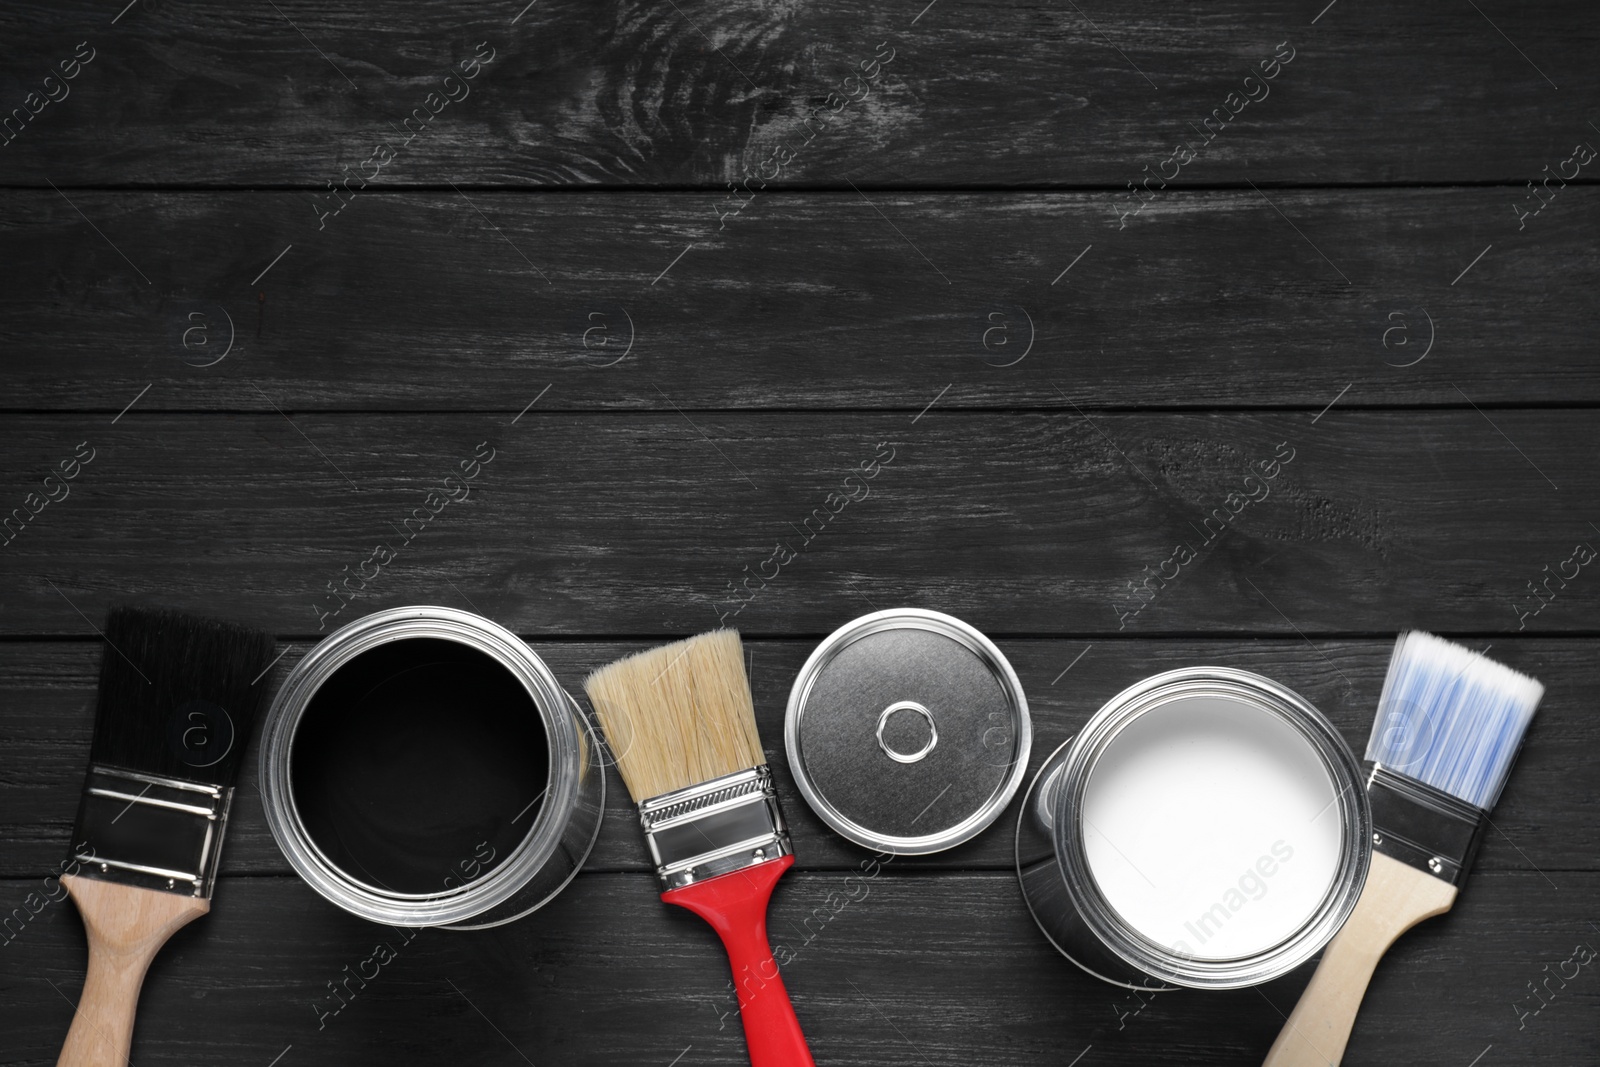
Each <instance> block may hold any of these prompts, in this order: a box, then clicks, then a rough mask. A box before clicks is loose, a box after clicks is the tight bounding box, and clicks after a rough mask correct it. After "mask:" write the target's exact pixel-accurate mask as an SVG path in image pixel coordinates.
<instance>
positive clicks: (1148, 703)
mask: <svg viewBox="0 0 1600 1067" xmlns="http://www.w3.org/2000/svg"><path fill="white" fill-rule="evenodd" d="M1206 691H1211V692H1222V693H1226V694H1227V695H1230V696H1234V697H1243V698H1253V700H1254V702H1255V703H1256V704H1257V706H1258V707H1261V708H1262V709H1263V710H1266V711H1269V712H1272V713H1274V714H1277V715H1278V716H1279V717H1280V718H1282V719H1283V720H1284V721H1285V722H1287V723H1288V724H1290V725H1292V726H1294V727H1295V728H1296V730H1297V731H1298V732H1299V733H1300V735H1301V736H1302V737H1303V738H1304V739H1305V740H1307V741H1308V742H1309V744H1310V746H1311V748H1312V749H1313V751H1315V752H1316V754H1317V755H1318V756H1319V758H1320V759H1321V760H1322V763H1323V766H1324V768H1325V769H1326V770H1327V772H1328V777H1329V780H1330V781H1331V782H1332V783H1333V784H1334V786H1335V788H1336V789H1337V790H1338V795H1337V796H1336V797H1335V803H1337V804H1338V805H1339V812H1340V824H1341V827H1342V830H1343V832H1342V834H1341V848H1340V856H1339V865H1338V868H1337V869H1336V872H1335V876H1334V878H1333V881H1332V883H1331V884H1330V886H1329V888H1328V890H1327V892H1326V894H1325V895H1324V898H1323V900H1322V902H1321V903H1320V905H1319V906H1318V908H1317V909H1316V911H1315V912H1314V913H1313V916H1312V918H1311V919H1310V920H1308V921H1307V922H1306V923H1305V924H1304V925H1302V926H1301V928H1300V929H1299V930H1298V931H1297V932H1296V933H1294V934H1292V935H1291V936H1289V937H1288V938H1286V939H1284V940H1283V941H1281V942H1279V943H1278V944H1275V945H1270V946H1267V947H1265V948H1263V949H1262V950H1260V951H1258V952H1255V953H1252V954H1250V955H1248V956H1241V957H1235V958H1230V959H1220V960H1203V959H1198V958H1195V957H1192V956H1186V955H1183V954H1181V953H1176V952H1173V951H1172V950H1171V949H1169V948H1167V947H1165V946H1162V945H1159V944H1157V943H1156V942H1154V941H1152V940H1150V939H1149V938H1147V937H1145V936H1144V935H1143V934H1142V933H1140V932H1139V931H1138V930H1136V929H1134V928H1133V927H1132V926H1131V925H1129V924H1128V923H1127V922H1125V921H1124V920H1123V919H1122V917H1121V916H1120V915H1119V914H1118V913H1117V911H1116V909H1115V908H1114V907H1113V906H1112V905H1111V903H1110V902H1109V901H1108V900H1107V899H1106V898H1105V896H1104V894H1103V893H1101V892H1100V889H1099V886H1098V884H1097V883H1096V881H1095V879H1094V877H1093V875H1092V874H1091V872H1090V870H1089V864H1088V856H1087V853H1086V851H1085V849H1084V846H1083V835H1082V833H1081V832H1080V830H1079V814H1080V806H1081V803H1082V799H1083V794H1084V790H1085V787H1086V786H1087V784H1088V779H1089V776H1090V774H1092V773H1093V770H1094V766H1095V764H1096V762H1097V761H1098V759H1099V757H1100V755H1101V754H1102V753H1103V752H1104V751H1105V749H1106V747H1107V746H1108V745H1109V744H1110V742H1111V741H1113V740H1114V739H1115V737H1116V735H1117V734H1118V733H1119V732H1120V731H1121V729H1122V728H1123V727H1124V726H1126V725H1127V724H1128V723H1131V722H1132V721H1133V720H1134V719H1136V718H1137V717H1138V716H1140V715H1142V714H1144V713H1145V712H1146V711H1150V710H1153V709H1154V708H1156V707H1159V706H1161V705H1162V704H1164V703H1166V702H1167V701H1168V699H1170V698H1172V697H1175V696H1182V695H1187V694H1188V693H1191V692H1206ZM1070 744H1071V748H1070V749H1069V750H1068V754H1067V759H1066V762H1065V764H1064V765H1063V766H1062V768H1061V771H1060V783H1059V785H1058V786H1057V787H1056V790H1057V804H1058V805H1059V808H1058V811H1057V815H1056V819H1055V826H1054V829H1053V831H1052V837H1053V840H1054V843H1055V852H1056V860H1057V864H1058V866H1059V867H1060V870H1061V876H1062V879H1063V880H1064V881H1065V883H1066V888H1067V893H1068V896H1069V897H1070V898H1071V900H1072V903H1073V906H1074V907H1075V908H1076V909H1077V911H1078V913H1079V915H1080V916H1082V918H1083V920H1084V923H1085V925H1087V926H1088V927H1089V929H1090V930H1091V931H1093V933H1094V934H1095V936H1096V937H1098V938H1099V939H1100V940H1101V941H1102V942H1103V943H1104V944H1105V945H1106V947H1107V948H1109V949H1110V950H1111V951H1112V952H1113V953H1115V954H1116V955H1117V956H1119V957H1120V958H1121V959H1122V960H1123V961H1124V962H1126V963H1127V964H1129V965H1130V966H1132V967H1134V968H1135V969H1137V970H1139V971H1141V972H1143V973H1144V974H1148V975H1150V976H1151V977H1153V978H1156V979H1158V980H1160V981H1164V982H1170V983H1172V984H1173V985H1179V986H1186V987H1189V988H1195V989H1236V988H1242V987H1245V986H1253V985H1259V984H1261V983H1262V982H1266V981H1270V980H1271V979H1273V978H1277V977H1280V976H1282V975H1284V974H1287V973H1288V972H1289V971H1292V970H1294V969H1295V968H1296V967H1298V966H1299V965H1300V964H1302V963H1304V962H1305V961H1306V960H1308V959H1310V958H1311V957H1312V956H1314V955H1315V954H1316V953H1318V952H1320V951H1321V950H1322V949H1323V947H1324V946H1326V945H1327V943H1328V942H1329V941H1330V940H1331V939H1332V938H1333V936H1334V934H1336V933H1338V931H1339V929H1340V927H1342V926H1343V925H1344V922H1345V920H1346V919H1348V918H1349V916H1350V913H1351V912H1352V911H1353V910H1354V909H1355V906H1356V902H1357V900H1359V899H1360V897H1361V890H1362V888H1363V887H1364V886H1365V885H1366V878H1367V870H1368V865H1369V863H1370V861H1371V857H1372V814H1371V810H1370V809H1369V807H1368V805H1367V794H1366V790H1365V789H1364V788H1363V785H1362V772H1361V765H1360V763H1359V761H1357V759H1356V756H1355V753H1354V752H1352V751H1351V749H1350V746H1349V744H1348V743H1346V742H1345V740H1344V737H1343V735H1342V734H1340V733H1339V731H1338V730H1337V729H1336V728H1335V727H1334V726H1333V724H1332V723H1331V722H1329V721H1328V720H1327V718H1326V717H1325V716H1323V714H1322V713H1321V712H1320V711H1318V710H1317V708H1316V706H1315V705H1314V704H1312V703H1311V702H1310V701H1309V700H1307V699H1306V698H1305V697H1303V696H1301V695H1300V694H1299V693H1296V692H1295V691H1294V690H1292V689H1290V688H1289V687H1287V686H1285V685H1282V684H1281V683H1279V682H1276V681H1273V680H1272V679H1270V678H1267V677H1265V676H1263V675H1260V674H1256V673H1254V672H1252V671H1244V670H1238V669H1236V668H1232V667H1214V666H1201V667H1184V668H1180V669H1178V670H1172V671H1165V672H1163V673H1161V674H1156V675H1153V676H1151V677H1149V678H1145V679H1143V680H1142V681H1139V682H1136V683H1134V684H1133V685H1131V686H1129V687H1128V688H1126V689H1124V690H1123V691H1122V692H1120V693H1118V694H1117V695H1116V696H1114V697H1112V698H1111V699H1110V700H1108V701H1106V703H1105V704H1103V705H1102V706H1101V707H1100V710H1099V711H1097V712H1095V714H1094V716H1093V717H1091V718H1090V720H1089V721H1088V722H1087V723H1086V724H1085V725H1084V727H1083V728H1082V729H1081V730H1079V731H1078V733H1077V735H1076V736H1075V737H1074V738H1073V739H1072V741H1071V742H1070Z"/></svg>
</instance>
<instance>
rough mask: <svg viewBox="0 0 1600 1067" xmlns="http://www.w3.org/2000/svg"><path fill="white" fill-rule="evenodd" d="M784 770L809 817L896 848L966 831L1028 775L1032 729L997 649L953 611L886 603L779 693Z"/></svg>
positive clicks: (933, 844)
mask: <svg viewBox="0 0 1600 1067" xmlns="http://www.w3.org/2000/svg"><path fill="white" fill-rule="evenodd" d="M783 735H784V744H785V747H786V748H787V750H788V754H789V769H790V771H791V772H792V773H793V774H794V778H795V783H796V784H797V785H798V786H799V787H800V792H801V794H802V795H803V796H804V797H805V798H806V801H807V802H808V803H809V804H810V805H811V807H812V809H813V810H814V811H815V812H816V813H817V815H818V816H820V817H821V819H822V821H823V822H825V823H827V824H828V825H829V826H831V827H833V828H834V829H835V830H837V831H838V832H839V833H841V834H843V835H844V836H845V837H847V838H849V839H850V840H851V841H854V842H856V843H857V844H859V845H865V846H866V847H868V848H875V849H879V850H880V851H884V852H893V853H899V854H907V855H920V854H923V853H928V852H939V851H941V850H943V849H947V848H950V847H952V846H954V845H959V844H960V843H962V842H963V841H966V840H969V839H970V838H972V837H974V836H975V835H977V834H978V833H980V832H982V831H983V829H984V828H985V827H987V826H988V825H989V824H990V823H992V822H994V820H995V819H996V818H998V817H999V815H1000V812H1001V811H1002V810H1003V809H1004V808H1005V806H1006V804H1007V803H1008V802H1009V801H1010V800H1011V798H1012V797H1013V796H1015V795H1016V792H1017V789H1018V787H1019V786H1020V785H1021V784H1022V779H1023V777H1024V775H1025V773H1026V771H1027V764H1028V752H1029V749H1030V748H1031V746H1032V743H1033V728H1032V726H1031V725H1030V721H1029V718H1028V700H1027V697H1026V696H1025V695H1024V694H1023V692H1022V683H1021V682H1019V681H1018V680H1017V675H1016V672H1015V671H1013V670H1012V669H1011V664H1010V663H1008V662H1006V658H1005V656H1004V655H1002V654H1001V652H1000V650H999V649H998V648H996V647H995V645H994V643H993V642H992V641H990V640H989V639H988V638H987V637H985V636H984V635H983V634H981V633H979V632H978V631H977V630H975V629H973V628H972V627H971V626H969V625H967V624H966V623H964V622H962V621H961V620H960V619H956V618H952V617H951V616H949V615H944V614H941V613H939V612H937V611H925V610H922V609H919V608H897V609H892V610H889V611H877V612H873V613H872V614H870V615H863V616H862V617H860V618H859V619H855V620H854V621H852V622H849V623H846V624H845V625H844V626H841V627H840V628H839V629H837V630H835V631H834V632H833V633H832V634H830V635H829V636H828V637H827V638H826V639H825V640H824V641H823V642H822V644H820V645H818V646H817V649H816V651H814V652H812V653H811V658H810V659H808V660H806V664H805V666H804V667H802V668H801V669H800V675H799V677H797V678H796V679H795V682H794V687H793V688H792V689H791V690H790V691H789V707H788V712H787V715H786V716H785V721H784V731H783Z"/></svg>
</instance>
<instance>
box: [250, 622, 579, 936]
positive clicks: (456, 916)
mask: <svg viewBox="0 0 1600 1067" xmlns="http://www.w3.org/2000/svg"><path fill="white" fill-rule="evenodd" d="M417 638H435V639H440V640H446V641H454V642H456V643H458V644H462V645H466V646H467V647H469V648H473V649H476V650H477V651H479V652H482V653H484V654H486V655H488V656H489V657H490V658H492V659H493V660H495V662H497V663H498V664H499V665H500V666H501V667H503V668H505V669H506V670H507V671H508V672H509V673H510V674H511V675H512V676H513V677H515V678H516V679H517V680H518V681H519V682H520V683H521V684H522V685H523V687H524V688H525V689H526V690H527V691H528V696H529V698H530V699H531V700H532V702H533V704H534V706H535V707H536V708H537V709H538V714H539V717H540V721H541V723H542V725H543V726H544V730H545V736H546V739H547V742H548V745H549V766H548V769H547V778H546V783H547V784H546V792H545V796H544V803H543V805H542V806H541V808H540V811H539V814H538V816H536V817H535V819H534V820H533V824H532V825H531V826H530V828H529V830H528V833H527V834H526V835H524V837H523V838H522V840H521V841H520V842H518V844H517V847H516V849H514V850H513V851H512V853H511V854H510V855H509V856H508V857H506V859H505V860H504V861H503V862H502V863H501V864H499V866H497V867H495V868H494V869H493V870H492V871H490V872H489V874H487V875H485V876H483V877H481V878H478V879H474V880H473V881H470V882H466V883H464V884H462V885H461V886H458V887H456V888H454V889H444V890H441V891H439V892H436V893H399V892H394V891H390V890H384V889H381V888H378V887H374V886H370V885H367V884H366V883H364V882H362V881H360V880H359V879H357V878H354V877H353V876H352V875H350V873H349V872H347V871H345V870H343V869H342V868H341V867H339V866H338V865H337V864H335V863H334V862H333V861H332V860H331V859H329V858H328V856H327V855H326V854H325V853H324V852H323V851H322V849H321V848H320V847H319V846H318V845H317V844H316V842H315V841H314V840H312V838H311V835H310V833H309V831H308V830H307V829H306V826H305V823H304V821H303V820H302V819H301V816H300V812H299V809H298V806H297V805H296V802H295V797H294V791H293V789H292V788H291V786H290V782H291V766H292V760H293V745H294V738H295V734H296V732H297V730H298V728H299V725H300V721H301V719H302V717H303V716H304V714H305V712H306V710H307V708H308V707H309V706H310V703H311V700H312V698H313V697H314V696H315V695H316V692H317V690H318V689H319V688H320V687H321V686H322V685H323V683H325V682H326V681H327V680H328V679H329V678H330V677H332V675H333V674H334V673H335V672H336V671H337V670H339V669H340V668H341V667H343V666H344V665H346V664H347V663H349V662H350V661H351V660H353V659H354V658H355V657H356V656H358V655H360V654H362V653H363V652H367V651H370V650H371V649H373V648H376V647H378V646H380V645H383V644H388V643H390V642H393V641H401V640H410V639H417ZM563 712H566V713H567V714H563ZM588 729H589V727H588V724H587V722H586V721H585V719H584V717H583V715H582V712H581V711H580V710H579V707H578V705H577V702H576V701H574V700H573V699H572V697H571V696H570V695H569V694H568V693H567V692H566V691H565V690H564V689H563V688H562V687H561V684H560V683H559V682H558V681H557V680H556V677H555V675H554V674H553V673H552V672H551V671H550V668H549V667H548V666H547V665H546V664H545V662H544V660H543V659H541V658H540V657H539V656H538V654H537V653H535V652H534V651H533V650H532V649H531V648H529V647H528V646H527V644H526V643H525V642H523V641H522V639H521V638H519V637H517V635H516V634H514V633H512V632H511V631H510V630H508V629H506V628H505V627H503V626H501V625H500V624H498V623H496V622H493V621H491V620H489V619H486V618H483V617H482V616H480V615H475V614H473V613H471V612H466V611H461V610H459V609H456V608H447V607H440V606H434V605H417V606H410V607H400V608H389V609H386V610H383V611H377V612H374V613H372V614H371V615H366V616H364V617H362V618H360V619H356V620H354V621H352V622H350V623H348V624H346V625H345V626H342V627H340V628H339V629H338V630H335V631H334V632H333V633H331V634H329V635H328V636H327V637H325V638H323V639H322V640H321V641H320V642H318V643H317V645H316V646H315V647H314V648H312V649H311V651H310V652H308V653H306V655H305V656H303V657H302V658H301V659H300V661H299V662H298V663H297V664H295V666H294V668H293V669H292V670H291V671H290V672H289V676H288V677H287V678H286V679H284V682H283V684H282V685H281V686H280V687H279V689H278V692H277V694H276V695H275V696H274V698H273V701H272V704H271V706H270V708H269V709H268V711H267V715H266V721H265V723H264V724H263V726H262V734H261V746H260V756H259V760H258V765H259V773H260V784H261V795H262V807H263V808H264V810H265V812H266V816H267V825H268V827H269V828H270V829H271V831H272V836H273V838H274V839H275V840H276V841H277V843H278V848H279V849H280V850H281V851H282V852H283V854H284V856H285V858H287V859H288V860H289V864H290V866H292V867H294V869H295V871H296V873H298V874H299V875H300V877H301V878H303V879H305V881H306V882H307V883H308V884H309V885H310V886H311V887H312V888H313V889H315V890H316V891H317V892H318V893H320V894H321V895H322V896H324V897H326V898H327V899H328V900H330V901H332V902H333V903H335V904H337V905H338V906H339V907H341V908H343V909H345V910H346V911H348V912H351V913H352V914H355V915H359V916H361V917H362V918H366V919H370V920H372V921H373V922H378V923H384V924H388V925H396V926H453V925H457V924H462V923H465V922H466V921H467V920H470V919H474V918H477V917H480V916H483V915H485V914H486V913H488V912H490V911H491V910H492V909H494V908H496V907H498V906H500V905H502V904H504V903H505V902H507V901H508V900H512V899H513V898H514V897H515V896H516V894H517V893H518V892H519V891H521V890H522V889H523V887H525V886H526V885H527V884H528V883H529V882H530V881H532V880H533V879H534V878H535V877H536V876H537V875H538V873H539V872H540V870H541V869H542V868H543V867H544V865H545V864H546V863H547V862H548V861H549V860H550V859H551V857H552V856H553V855H554V854H555V852H556V849H557V847H558V846H559V845H560V844H561V840H562V833H563V830H564V828H565V822H566V818H565V815H564V814H562V815H559V816H557V817H551V813H567V812H569V811H570V810H572V809H573V808H574V807H575V806H576V804H577V803H578V796H579V789H580V785H581V781H580V776H581V772H582V770H583V768H582V766H581V765H582V764H583V762H584V760H585V753H586V752H587V753H589V754H591V756H592V754H594V753H596V752H597V746H596V742H595V739H594V737H593V736H592V735H591V736H589V737H587V738H585V737H583V736H581V735H582V733H583V732H584V731H587V730H588ZM600 788H601V789H602V790H603V789H604V782H603V776H602V782H601V785H600ZM600 803H601V805H602V807H603V805H604V799H603V794H602V798H601V801H600ZM589 845H590V847H592V846H593V838H592V837H591V838H590V841H589ZM585 858H586V857H585ZM582 865H583V858H579V859H578V861H577V862H576V863H574V864H573V869H572V873H571V874H569V875H568V877H567V879H565V880H563V881H562V883H561V885H560V886H557V887H556V888H555V889H554V890H553V891H551V892H550V893H548V894H546V895H545V896H544V897H543V898H542V899H541V900H539V901H538V902H535V903H533V904H532V906H531V907H526V908H519V909H518V911H517V913H516V914H515V915H512V916H510V917H508V918H507V919H502V920H498V921H495V922H490V923H488V924H486V925H499V923H500V922H503V921H510V919H512V918H518V917H520V916H522V915H526V914H527V913H528V912H530V911H533V910H535V909H537V908H538V907H539V906H541V905H542V904H544V903H545V902H546V901H548V900H549V899H550V897H552V896H554V895H555V893H556V892H559V891H560V889H561V888H563V887H564V886H565V885H566V884H567V882H568V881H570V880H571V877H572V875H575V874H576V872H577V870H578V869H579V868H580V867H581V866H582ZM441 880H442V878H441ZM519 903H520V902H519Z"/></svg>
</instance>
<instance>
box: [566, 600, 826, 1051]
mask: <svg viewBox="0 0 1600 1067" xmlns="http://www.w3.org/2000/svg"><path fill="white" fill-rule="evenodd" d="M583 688H584V691H585V692H587V693H588V694H589V700H590V702H591V703H593V704H594V709H595V712H596V713H597V714H598V715H599V716H600V726H601V728H602V729H603V730H604V731H605V735H606V740H607V742H609V744H610V746H611V750H612V753H613V755H614V756H615V758H616V761H617V770H618V771H619V772H621V774H622V781H623V783H624V784H625V785H627V787H628V793H629V795H631V796H632V797H633V800H634V803H636V804H638V805H639V821H640V822H641V823H642V824H643V826H644V836H645V841H646V843H647V844H648V845H649V847H650V855H651V858H652V859H653V860H654V861H655V864H656V875H657V877H658V878H659V879H660V880H661V890H662V892H661V899H662V900H664V901H666V902H667V903H668V904H676V905H678V906H679V907H681V908H688V909H689V910H690V911H692V912H694V913H695V914H696V915H698V916H700V917H701V918H702V919H705V920H706V921H707V922H708V923H710V924H711V926H712V928H713V929H715V930H716V931H717V935H718V936H719V937H721V938H722V944H723V946H724V947H725V948H726V949H727V950H728V961H729V963H730V964H731V965H732V968H733V984H734V987H735V988H736V989H737V991H738V994H739V1016H740V1018H741V1019H742V1020H743V1021H744V1036H745V1043H746V1045H747V1046H748V1047H749V1051H750V1062H751V1063H752V1064H753V1065H754V1067H813V1061H812V1059H811V1052H810V1050H809V1049H808V1048H807V1047H806V1039H805V1035H804V1034H802V1033H801V1032H800V1022H799V1020H797V1019H796V1018H795V1014H794V1007H793V1006H792V1005H791V1004H790V1003H789V992H788V990H787V989H785V988H784V985H783V979H782V978H781V977H780V976H779V975H778V964H777V962H776V961H775V960H774V959H773V958H772V948H771V946H770V944H769V943H768V941H767V902H768V900H769V899H770V898H771V896H772V887H773V886H774V885H775V884H776V883H777V881H778V876H779V875H781V874H782V873H783V872H784V871H786V870H788V869H789V868H790V867H791V866H793V865H794V855H793V849H792V848H791V847H790V844H789V831H788V829H787V828H786V827H785V825H784V822H783V815H782V813H781V812H779V810H778V798H777V794H776V793H774V791H773V788H772V772H771V771H770V770H769V769H768V768H767V766H766V758H765V756H764V755H763V754H762V751H761V736H760V734H758V733H757V732H756V716H755V708H754V706H753V705H752V703H751V700H750V682H749V680H748V679H747V678H746V677H745V673H744V651H743V648H742V647H741V645H740V643H739V635H738V634H737V633H735V632H734V631H732V630H718V631H716V632H714V633H709V634H701V635H700V636H698V637H691V638H690V639H689V640H687V641H679V642H677V643H675V644H671V645H664V646H662V647H661V648H654V649H651V650H649V651H647V652H641V653H639V654H637V655H634V656H629V657H628V658H627V659H623V660H619V661H617V662H616V663H613V664H611V665H610V666H607V667H602V668H601V669H600V670H598V671H595V672H594V673H593V674H591V675H590V676H589V678H588V680H587V681H585V682H584V684H583Z"/></svg>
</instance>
